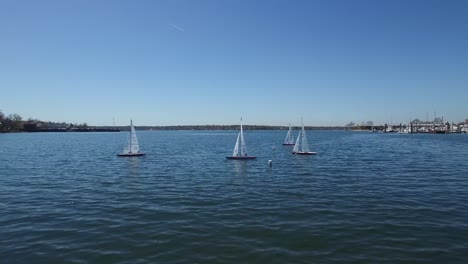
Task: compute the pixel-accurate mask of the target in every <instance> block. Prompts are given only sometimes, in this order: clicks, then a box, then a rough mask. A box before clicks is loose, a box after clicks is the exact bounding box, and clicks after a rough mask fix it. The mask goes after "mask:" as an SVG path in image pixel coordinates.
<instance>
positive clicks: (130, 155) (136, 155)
mask: <svg viewBox="0 0 468 264" xmlns="http://www.w3.org/2000/svg"><path fill="white" fill-rule="evenodd" d="M144 155H145V153H127V154H124V153H121V154H117V156H119V157H139V156H144Z"/></svg>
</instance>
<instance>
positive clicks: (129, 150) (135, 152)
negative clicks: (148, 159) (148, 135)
mask: <svg viewBox="0 0 468 264" xmlns="http://www.w3.org/2000/svg"><path fill="white" fill-rule="evenodd" d="M144 155H145V153H141V152H140V146H139V145H138V139H137V136H136V132H135V128H134V127H133V121H132V120H130V136H129V137H128V139H127V143H126V144H125V145H124V149H123V151H122V153H119V154H117V156H119V157H134V156H144Z"/></svg>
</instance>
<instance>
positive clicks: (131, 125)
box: [130, 119, 133, 153]
mask: <svg viewBox="0 0 468 264" xmlns="http://www.w3.org/2000/svg"><path fill="white" fill-rule="evenodd" d="M132 127H133V121H132V120H131V119H130V153H132Z"/></svg>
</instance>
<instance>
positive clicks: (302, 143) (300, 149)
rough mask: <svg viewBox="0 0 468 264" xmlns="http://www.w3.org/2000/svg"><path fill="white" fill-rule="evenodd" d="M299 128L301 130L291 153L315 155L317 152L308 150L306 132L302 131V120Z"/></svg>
mask: <svg viewBox="0 0 468 264" xmlns="http://www.w3.org/2000/svg"><path fill="white" fill-rule="evenodd" d="M301 126H302V129H301V132H299V135H298V136H297V140H296V144H294V148H293V151H292V153H293V154H297V155H316V154H317V152H312V151H310V150H309V143H307V136H306V131H305V129H304V125H303V124H302V120H301Z"/></svg>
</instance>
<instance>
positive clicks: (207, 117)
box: [0, 0, 468, 125]
mask: <svg viewBox="0 0 468 264" xmlns="http://www.w3.org/2000/svg"><path fill="white" fill-rule="evenodd" d="M467 14H468V1H455V0H454V1H426V0H412V1H397V0H392V1H390V0H388V1H382V0H373V1H359V0H353V1H348V0H341V1H338V0H327V1H312V0H311V1H286V0H284V1H282V0H270V1H247V0H245V1H241V0H224V1H217V0H216V1H215V0H213V1H208V0H190V1H176V0H170V1H142V0H136V1H119V0H116V1H91V0H89V1H86V0H70V1H46V0H42V1H21V0H4V1H0V109H1V110H3V111H4V112H6V113H18V114H20V115H21V116H23V117H24V118H28V117H32V118H38V119H41V120H51V121H66V122H78V123H81V122H87V123H88V124H91V125H111V124H112V119H113V118H115V122H116V124H117V125H126V124H128V122H129V119H130V118H133V120H134V123H135V124H137V125H177V124H186V125H190V124H235V123H238V121H239V118H240V117H241V116H242V117H243V119H244V123H246V124H266V125H286V124H288V123H292V124H299V123H300V118H301V116H302V117H303V119H304V123H305V125H345V124H346V123H348V122H350V121H354V122H357V123H360V122H363V121H368V120H372V121H374V123H386V122H407V121H408V120H410V119H414V118H420V119H425V118H426V113H429V117H430V118H432V117H433V116H434V112H437V115H438V116H444V119H445V120H450V121H459V120H462V119H465V118H468V15H467Z"/></svg>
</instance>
